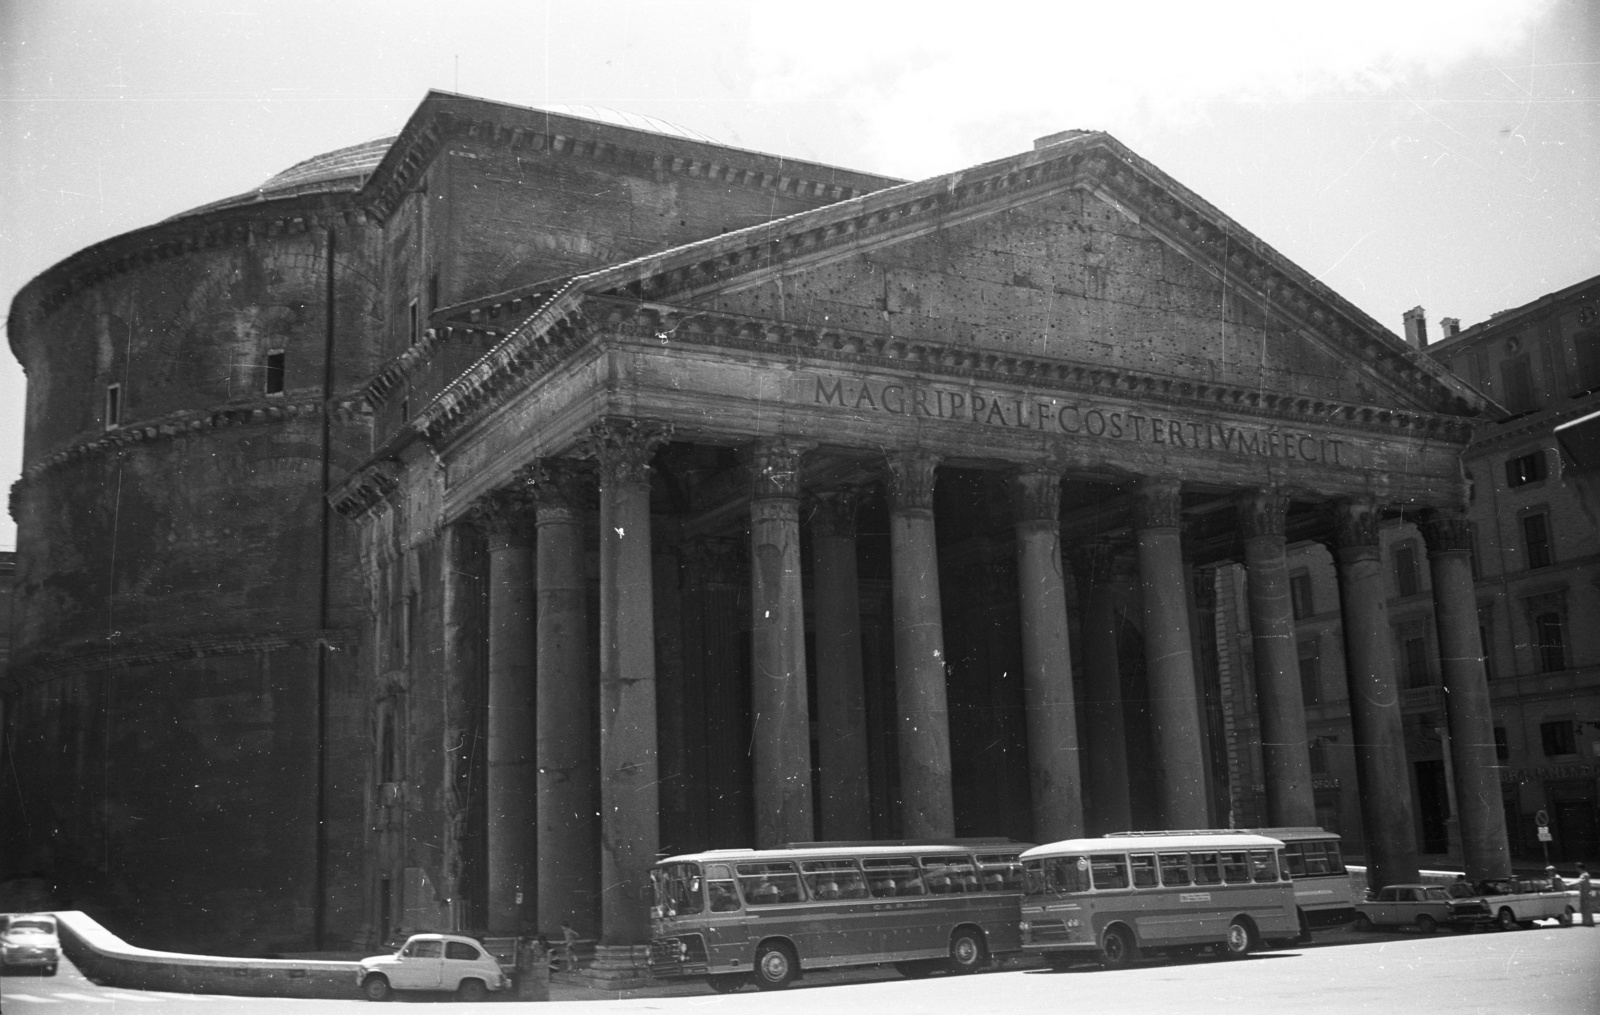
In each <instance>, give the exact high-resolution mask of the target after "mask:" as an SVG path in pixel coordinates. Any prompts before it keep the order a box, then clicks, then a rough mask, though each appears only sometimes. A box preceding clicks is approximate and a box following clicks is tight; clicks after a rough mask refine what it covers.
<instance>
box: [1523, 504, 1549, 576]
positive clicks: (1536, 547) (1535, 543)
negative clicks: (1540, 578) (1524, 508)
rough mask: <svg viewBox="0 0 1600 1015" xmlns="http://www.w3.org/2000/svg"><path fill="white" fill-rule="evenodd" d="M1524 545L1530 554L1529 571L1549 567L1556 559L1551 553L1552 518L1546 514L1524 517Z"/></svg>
mask: <svg viewBox="0 0 1600 1015" xmlns="http://www.w3.org/2000/svg"><path fill="white" fill-rule="evenodd" d="M1522 545H1523V548H1524V549H1525V550H1526V551H1527V554H1528V569H1529V570H1530V571H1531V570H1532V569H1534V568H1537V567H1549V566H1550V564H1551V563H1552V561H1553V560H1554V557H1553V556H1552V554H1551V552H1550V518H1549V516H1548V515H1546V514H1545V513H1544V512H1542V511H1540V512H1536V513H1534V514H1529V515H1523V516H1522Z"/></svg>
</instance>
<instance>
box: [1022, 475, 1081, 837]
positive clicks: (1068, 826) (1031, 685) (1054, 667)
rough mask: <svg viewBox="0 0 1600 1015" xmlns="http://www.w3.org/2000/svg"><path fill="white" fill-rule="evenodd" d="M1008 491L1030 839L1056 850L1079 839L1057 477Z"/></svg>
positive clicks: (1030, 479)
mask: <svg viewBox="0 0 1600 1015" xmlns="http://www.w3.org/2000/svg"><path fill="white" fill-rule="evenodd" d="M1014 489H1015V491H1016V493H1017V500H1018V506H1019V511H1018V519H1017V522H1016V532H1017V582H1018V586H1019V590H1018V591H1019V597H1018V598H1019V603H1018V607H1019V613H1020V616H1021V620H1022V689H1023V699H1024V701H1025V703H1026V705H1027V717H1028V718H1027V726H1028V777H1029V785H1030V788H1031V790H1032V793H1033V834H1034V836H1035V838H1037V839H1039V841H1041V842H1056V841H1059V840H1061V839H1071V838H1076V837H1078V836H1080V835H1082V834H1083V786H1082V781H1081V777H1080V775H1079V771H1078V720H1077V713H1076V706H1075V703H1074V702H1073V698H1072V653H1071V649H1070V647H1069V645H1068V636H1067V589H1066V582H1065V580H1064V578H1063V577H1062V573H1061V532H1060V522H1059V520H1058V519H1059V514H1060V503H1061V477H1060V476H1058V475H1057V474H1056V473H1054V472H1029V473H1023V474H1022V475H1019V476H1017V477H1016V478H1015V480H1014Z"/></svg>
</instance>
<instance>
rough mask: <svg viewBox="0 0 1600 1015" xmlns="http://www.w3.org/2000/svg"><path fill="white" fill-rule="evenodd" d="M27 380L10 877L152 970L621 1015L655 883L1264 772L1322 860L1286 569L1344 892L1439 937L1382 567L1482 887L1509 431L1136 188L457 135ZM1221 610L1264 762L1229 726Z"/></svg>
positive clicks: (521, 135)
mask: <svg viewBox="0 0 1600 1015" xmlns="http://www.w3.org/2000/svg"><path fill="white" fill-rule="evenodd" d="M597 115H598V114H597ZM10 330H11V342H12V347H13V349H15V350H16V351H17V354H18V357H19V359H21V361H22V362H23V364H24V365H25V367H26V368H27V370H28V377H29V400H30V404H29V409H30V412H29V425H28V432H27V444H26V461H25V468H26V472H25V476H24V478H23V479H22V481H21V482H20V483H19V484H18V485H17V487H16V488H15V490H14V491H13V495H12V510H13V512H14V513H15V515H16V516H17V518H18V522H19V526H20V536H19V547H18V574H17V591H16V603H17V606H16V610H17V620H16V623H15V625H14V627H15V630H16V632H17V640H16V643H15V645H14V648H13V656H12V665H11V669H10V672H9V673H8V674H7V676H6V678H5V685H4V691H5V716H4V720H5V736H6V738H7V751H8V753H9V754H10V755H11V756H14V757H15V758H16V759H17V761H16V764H17V769H18V773H19V774H18V776H17V779H18V786H19V788H18V789H17V791H16V792H13V793H8V795H7V797H6V802H5V804H4V807H5V808H6V814H5V817H4V821H3V824H4V827H5V831H4V833H3V836H4V848H5V854H4V856H5V863H6V874H7V876H8V877H14V876H18V875H20V874H22V873H28V872H33V873H38V874H40V875H41V876H44V877H47V878H52V879H54V881H55V883H56V884H57V885H58V891H60V892H62V893H64V894H72V895H74V898H72V899H67V900H63V901H64V902H76V903H78V904H81V905H82V906H84V907H85V908H89V909H90V910H91V911H93V912H98V913H102V914H105V915H104V916H103V917H102V918H103V919H108V921H109V922H112V924H113V927H114V929H118V930H119V932H123V933H124V936H127V937H129V938H130V939H132V940H134V941H136V942H137V943H140V944H151V945H156V946H179V947H200V948H203V949H218V950H227V949H232V950H236V951H241V950H242V951H249V950H291V949H294V950H299V949H301V948H304V947H311V946H317V947H325V948H333V947H345V946H350V947H355V946H360V945H365V944H368V943H371V942H375V941H377V940H381V939H384V938H386V937H388V936H389V935H391V934H393V933H395V932H397V931H399V930H402V929H405V930H414V929H424V928H432V929H451V928H459V929H467V930H487V931H507V930H515V929H519V928H530V927H535V926H536V927H539V928H541V929H543V930H545V931H546V932H551V931H554V929H555V928H556V927H557V926H558V925H559V924H560V923H562V922H563V921H569V922H570V923H571V924H572V925H573V926H574V927H576V928H577V929H578V930H579V932H580V933H581V934H583V935H585V936H588V937H593V938H595V939H596V940H597V941H598V942H599V946H598V951H597V958H596V964H595V970H594V975H595V976H596V977H597V978H599V979H610V980H612V981H615V982H623V981H626V980H628V979H629V978H630V977H632V976H634V975H636V971H637V967H638V965H639V962H640V951H639V949H640V946H641V945H642V944H643V942H645V940H646V939H647V938H648V903H647V880H646V877H645V872H646V871H647V869H648V867H649V866H650V864H651V863H652V862H653V861H654V860H655V859H656V858H657V857H658V856H660V855H663V854H664V853H669V852H674V851H687V850H697V849H704V848H714V847H722V846H747V845H755V846H773V845H778V844H782V843H786V842H796V841H810V840H818V839H830V840H854V839H872V838H942V837H949V836H954V835H1005V836H1011V837H1013V838H1016V839H1019V840H1026V841H1033V842H1044V841H1050V840H1054V839H1060V838H1066V837H1070V836H1076V835H1081V834H1098V833H1101V832H1105V831H1112V830H1121V829H1128V828H1202V827H1226V826H1228V825H1229V824H1230V822H1231V820H1232V815H1230V813H1229V811H1228V804H1227V802H1228V800H1229V799H1230V794H1229V786H1228V778H1229V775H1228V773H1229V765H1228V764H1227V757H1228V753H1229V752H1230V751H1238V750H1243V749H1246V748H1253V747H1257V746H1259V749H1260V750H1261V752H1262V758H1263V762H1262V774H1263V778H1264V783H1265V793H1266V800H1267V810H1268V815H1269V817H1270V819H1271V822H1272V823H1273V824H1280V825H1298V824H1315V823H1316V810H1315V806H1314V801H1313V786H1312V775H1311V770H1310V764H1309V761H1308V746H1307V734H1306V713H1305V706H1304V703H1303V701H1302V699H1301V684H1300V678H1299V670H1298V667H1299V658H1298V654H1297V649H1296V647H1295V639H1294V617H1293V614H1292V612H1291V603H1290V595H1289V578H1288V571H1287V569H1286V566H1285V547H1286V545H1297V544H1304V543H1306V542H1307V541H1318V542H1322V543H1325V544H1327V545H1328V546H1329V547H1330V549H1331V551H1332V553H1333V555H1334V559H1335V560H1336V562H1337V573H1338V586H1339V600H1340V606H1341V610H1342V620H1343V624H1342V630H1343V632H1344V635H1343V637H1344V641H1345V644H1344V661H1345V669H1346V672H1347V674H1348V684H1349V699H1350V712H1351V724H1352V727H1353V730H1354V735H1353V738H1352V743H1353V745H1354V747H1353V749H1354V751H1355V762H1356V771H1357V775H1358V779H1359V784H1360V785H1359V792H1360V800H1361V822H1360V825H1361V828H1360V832H1359V834H1356V835H1349V836H1348V837H1349V838H1350V840H1351V841H1350V842H1349V848H1350V850H1351V851H1352V852H1354V853H1360V854H1364V855H1365V859H1366V860H1367V862H1368V863H1369V865H1370V866H1371V867H1372V868H1373V871H1372V878H1373V880H1374V881H1375V882H1377V883H1383V882H1393V881H1403V880H1410V879H1412V878H1414V877H1415V876H1416V872H1417V868H1418V848H1417V836H1416V819H1415V816H1414V814H1413V803H1412V799H1411V790H1410V788H1409V785H1408V783H1407V782H1406V780H1405V779H1404V778H1403V777H1398V776H1397V774H1396V773H1401V772H1404V771H1405V770H1406V769H1405V756H1404V752H1405V744H1404V736H1403V733H1402V729H1401V714H1400V711H1399V707H1400V706H1399V694H1398V686H1397V677H1396V660H1395V659H1394V651H1393V648H1392V646H1391V639H1390V638H1389V637H1388V620H1387V616H1386V610H1387V606H1386V599H1387V597H1386V594H1385V592H1384V591H1383V588H1384V586H1383V570H1382V563H1381V561H1380V559H1379V557H1378V544H1379V538H1378V530H1379V527H1380V526H1381V525H1382V524H1383V523H1385V522H1386V521H1392V520H1393V519H1396V518H1404V519H1406V520H1407V521H1410V522H1414V523H1416V524H1417V525H1419V526H1420V529H1421V531H1422V533H1423V534H1424V537H1425V539H1426V542H1427V556H1428V563H1429V566H1430V567H1431V569H1432V575H1433V579H1434V580H1433V582H1432V586H1431V587H1432V589H1433V596H1434V616H1435V617H1436V619H1437V625H1438V640H1439V645H1440V647H1441V648H1440V657H1441V665H1442V670H1443V680H1444V683H1445V686H1446V687H1447V689H1448V692H1449V693H1448V695H1447V699H1448V721H1449V724H1450V728H1451V733H1452V736H1451V738H1450V745H1451V750H1452V751H1453V752H1454V753H1453V760H1454V765H1453V770H1454V772H1455V780H1456V784H1455V790H1456V793H1455V799H1456V801H1457V806H1458V809H1459V812H1460V813H1459V821H1460V828H1461V842H1462V849H1463V860H1464V862H1465V864H1466V865H1467V869H1468V870H1469V872H1470V873H1473V875H1474V876H1490V875H1493V874H1503V873H1505V872H1506V871H1507V870H1508V864H1509V858H1508V854H1507V851H1506V831H1505V828H1504V818H1503V815H1502V811H1501V805H1500V790H1499V785H1498V780H1497V776H1496V773H1495V765H1496V760H1495V755H1494V742H1493V736H1492V734H1491V733H1490V732H1489V724H1490V718H1489V707H1488V691H1487V688H1486V683H1485V678H1484V672H1483V667H1482V663H1481V659H1480V658H1479V655H1480V651H1479V648H1478V644H1477V620H1476V605H1475V602H1474V599H1473V585H1472V569H1471V568H1472V565H1471V559H1470V557H1471V546H1472V542H1471V535H1470V530H1469V526H1468V523H1467V520H1466V515H1465V513H1464V509H1465V507H1466V502H1467V495H1468V490H1467V483H1466V479H1465V476H1464V472H1463V469H1462V453H1463V450H1464V449H1465V448H1466V446H1467V443H1468V440H1469V437H1470V433H1471V427H1472V425H1473V423H1474V421H1475V420H1478V419H1481V418H1483V417H1485V416H1487V415H1490V414H1494V413H1497V412H1498V409H1497V407H1496V406H1495V405H1494V404H1493V403H1492V402H1490V401H1489V400H1487V399H1486V398H1485V397H1484V396H1482V395H1481V394H1479V393H1478V392H1477V391H1475V390H1474V389H1473V388H1472V387H1470V386H1468V385H1467V384H1465V383H1463V382H1462V381H1460V380H1458V379H1457V378H1456V377H1455V376H1454V375H1453V374H1451V373H1450V372H1449V371H1448V370H1446V369H1445V368H1444V367H1442V366H1440V365H1439V364H1438V363H1436V362H1435V361H1434V360H1432V359H1431V358H1430V357H1428V356H1427V355H1425V354H1423V353H1422V352H1420V351H1419V350H1417V349H1415V348H1413V347H1411V346H1409V345H1407V344H1406V343H1405V342H1404V341H1402V340H1401V339H1400V338H1398V337H1396V336H1395V335H1394V334H1393V333H1392V332H1391V331H1390V330H1388V329H1387V328H1385V327H1383V326H1382V325H1380V324H1378V323H1377V322H1375V321H1373V320H1372V319H1370V318H1369V317H1367V316H1366V315H1365V314H1363V313H1362V312H1361V311H1360V310H1358V309H1357V308H1356V307H1354V306H1353V305H1352V304H1351V303H1349V302H1348V301H1346V300H1344V299H1343V298H1341V297H1340V296H1339V295H1338V294H1336V293H1334V292H1332V291H1331V290H1329V289H1328V288H1327V287H1326V286H1324V285H1322V284H1321V283H1319V282H1318V281H1317V280H1316V279H1315V278H1313V277H1312V276H1311V275H1310V274H1309V273H1307V272H1306V271H1304V270H1303V269H1301V268H1299V267H1298V266H1296V265H1294V264H1292V263H1291V262H1289V261H1288V260H1287V259H1286V258H1284V257H1283V256H1282V255H1281V254H1279V253H1278V252H1277V251H1275V250H1273V249H1272V248H1271V247H1270V246H1268V245H1267V244H1266V243H1264V242H1263V241H1262V240H1261V239H1259V238H1258V237H1256V236H1255V235H1253V234H1252V233H1250V232H1248V231H1246V230H1245V229H1244V228H1243V227H1241V226H1240V225H1239V224H1238V223H1235V222H1234V221H1232V220H1231V219H1229V218H1228V217H1227V216H1226V215H1224V214H1223V213H1222V212H1220V211H1219V210H1218V209H1216V208H1214V207H1212V206H1211V205H1210V204H1208V203H1207V202H1206V201H1205V200H1204V199H1203V198H1201V197H1200V196H1198V195H1196V194H1194V193H1192V192H1191V191H1189V190H1188V189H1186V188H1185V187H1184V186H1183V185H1182V184H1180V183H1178V182H1177V181H1175V180H1173V179H1172V178H1171V177H1169V176H1168V175H1166V174H1165V173H1163V172H1162V171H1161V170H1160V169H1159V168H1157V167H1156V166H1154V165H1152V164H1150V163H1149V162H1147V161H1146V160H1144V159H1142V158H1141V157H1139V156H1138V155H1137V154H1135V153H1134V152H1132V151H1130V150H1129V149H1127V148H1126V147H1125V146H1123V145H1122V144H1121V143H1119V142H1118V141H1117V140H1115V139H1114V138H1112V137H1111V136H1109V135H1107V134H1105V133H1101V132H1095V131H1067V132H1065V133H1062V134H1059V135H1054V136H1051V137H1047V138H1043V139H1040V140H1039V141H1037V142H1035V143H1034V144H1033V145H1032V146H1031V148H1029V150H1026V151H1023V152H1021V153H1020V154H1017V155H1014V156H1011V157H1008V158H1004V159H1000V160H998V161H995V162H990V163H986V164H983V165H978V166H974V167H971V168H968V169H964V170H962V171H960V172H956V173H951V174H948V175H945V176H940V177H936V178H933V179H928V180H923V181H918V182H911V183H907V182H903V181H897V180H890V179H885V178H881V177H875V176H871V175H869V174H863V173H855V172H850V171H847V170H842V169H838V168H833V167H828V166H821V165H816V164H812V163H806V162H800V161H796V160H793V159H785V158H778V157H775V156H770V155H763V154H759V153H754V152H748V151H743V150H739V149H735V148H729V147H726V146H722V145H718V144H715V143H713V142H711V141H708V140H706V139H703V138H701V137H699V136H697V135H693V134H691V133H690V132H687V131H682V130H677V129H673V128H671V127H670V125H665V124H660V123H652V122H646V121H642V120H640V119H638V118H627V117H620V116H611V117H606V118H595V117H582V116H576V115H572V114H571V113H557V112H552V111H544V110H534V109H526V108H522V107H517V106H510V105H503V104H497V103H492V102H486V101H483V100H477V99H471V98H466V97H463V96H456V95H448V94H443V93H432V94H430V95H429V96H427V98H426V99H425V100H424V101H423V102H422V104H421V105H420V106H419V108H418V109H417V110H416V112H415V113H414V114H413V115H412V117H411V118H410V120H409V121H408V122H407V123H406V125H405V127H404V129H403V130H402V132H401V133H400V134H399V135H398V136H397V137H394V138H386V139H382V140H380V141H376V142H373V143H370V144H367V145H360V146H356V147H354V148H351V149H345V150H343V151H340V152H334V153H329V154H328V155H325V156H319V157H317V158H315V159H312V160H309V161H308V162H306V163H303V164H301V165H300V166H297V167H294V168H292V169H290V170H288V171H286V172H285V173H283V174H280V175H279V176H277V177H274V178H273V180H271V181H268V183H267V184H266V185H264V186H263V187H262V188H261V189H260V190H258V191H256V192H252V193H250V194H246V195H241V196H240V197H237V198H232V199H228V200H224V201H219V202H217V203H215V204H213V205H208V206H206V207H204V208H200V209H196V210H194V211H192V212H189V213H186V214H184V215H180V216H176V217H174V218H173V219H169V220H167V221H166V222H163V223H158V224H156V225H154V226H151V227H148V228H146V229H143V230H138V231H135V232H133V233H130V234H127V235H125V236H121V237H116V238H113V239H111V240H107V241H105V242H104V243H102V244H99V245H97V246H95V247H91V248H89V249H88V250H86V251H83V252H81V253H80V254H77V255H75V256H74V257H73V258H70V259H68V260H67V261H65V262H63V263H62V264H59V265H57V266H55V267H53V268H51V269H49V270H48V271H46V272H45V273H44V274H42V275H41V276H40V277H39V278H38V279H36V280H35V281H34V282H32V283H30V285H29V287H28V288H27V289H25V290H24V291H23V292H22V294H21V295H19V297H18V298H17V301H16V304H15V305H14V308H13V313H12V316H11V325H10ZM1232 564H1241V565H1243V568H1244V572H1245V575H1246V580H1247V583H1248V614H1249V618H1248V619H1249V626H1250V631H1251V638H1252V645H1253V654H1252V665H1253V667H1254V686H1255V689H1256V696H1255V697H1256V700H1255V707H1256V710H1257V712H1258V715H1257V717H1256V718H1257V720H1258V721H1257V722H1255V723H1253V724H1251V726H1250V728H1251V729H1252V730H1258V731H1259V741H1260V742H1259V745H1248V744H1241V743H1237V742H1233V740H1232V739H1231V738H1232V737H1233V734H1232V733H1231V732H1230V729H1231V728H1224V726H1223V725H1222V724H1221V723H1220V722H1219V721H1218V718H1217V717H1218V715H1219V708H1220V705H1219V691H1218V688H1217V652H1218V638H1217V630H1216V626H1215V624H1214V623H1213V622H1212V619H1211V618H1212V616H1213V613H1214V609H1215V604H1214V596H1215V582H1214V576H1215V572H1216V569H1217V568H1218V567H1219V566H1222V565H1232ZM119 920H120V921H124V922H123V923H120V924H119V923H118V922H117V921H119Z"/></svg>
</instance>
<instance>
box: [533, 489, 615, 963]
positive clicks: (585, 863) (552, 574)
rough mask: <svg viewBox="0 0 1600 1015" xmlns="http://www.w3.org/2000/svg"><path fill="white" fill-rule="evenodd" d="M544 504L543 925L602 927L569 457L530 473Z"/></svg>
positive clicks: (591, 707) (585, 619)
mask: <svg viewBox="0 0 1600 1015" xmlns="http://www.w3.org/2000/svg"><path fill="white" fill-rule="evenodd" d="M534 480H535V498H536V501H537V504H538V533H539V553H538V575H539V595H538V632H539V635H538V667H539V676H538V685H539V694H538V701H539V704H538V710H537V711H538V725H539V743H538V759H539V780H538V784H539V922H538V926H539V929H540V930H541V931H543V932H544V933H546V934H550V935H555V934H559V933H560V927H561V924H562V923H563V922H567V923H570V924H571V925H572V927H573V928H574V929H576V930H577V931H578V932H579V933H580V934H584V935H593V934H595V933H597V932H598V931H599V929H600V904H599V899H600V881H599V877H600V855H599V844H600V820H599V817H598V816H597V815H596V813H595V807H596V804H597V803H598V799H599V796H598V790H597V787H596V785H595V777H596V774H597V773H596V770H595V744H594V734H593V730H594V726H595V680H594V674H593V673H592V671H591V669H590V666H591V662H590V659H591V654H590V638H589V613H588V594H587V591H586V589H585V583H584V575H583V536H584V534H583V528H582V504H583V489H584V488H585V487H587V486H588V485H589V484H591V483H592V482H593V480H591V479H589V478H588V476H587V475H585V474H583V473H581V472H579V471H577V470H576V469H575V468H573V467H572V466H571V465H570V464H568V463H561V462H546V463H543V464H542V465H541V466H540V468H539V469H537V470H536V471H535V473H534Z"/></svg>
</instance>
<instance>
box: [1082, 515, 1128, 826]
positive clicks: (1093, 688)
mask: <svg viewBox="0 0 1600 1015" xmlns="http://www.w3.org/2000/svg"><path fill="white" fill-rule="evenodd" d="M1112 570H1113V568H1112V562H1111V559H1110V553H1109V550H1108V549H1107V548H1105V547H1099V546H1096V547H1090V548H1088V549H1087V550H1085V552H1083V553H1081V554H1080V555H1079V556H1078V572H1079V582H1080V584H1079V588H1080V589H1081V590H1082V593H1083V602H1084V604H1085V606H1084V612H1083V626H1082V631H1083V670H1084V673H1083V677H1084V681H1083V683H1084V733H1085V744H1084V746H1085V750H1084V756H1085V762H1086V763H1085V765H1084V768H1085V770H1086V780H1085V781H1086V783H1087V785H1088V788H1089V814H1090V815H1091V817H1092V821H1091V822H1090V828H1089V831H1090V832H1091V833H1093V834H1103V833H1105V832H1122V831H1128V830H1130V829H1132V827H1133V807H1132V804H1131V803H1130V801H1129V799H1128V748H1127V732H1126V729H1125V728H1124V719H1123V711H1122V667H1121V663H1120V656H1119V653H1118V650H1117V609H1116V600H1115V597H1114V596H1115V593H1114V591H1113V585H1114V584H1115V583H1114V581H1113V578H1112Z"/></svg>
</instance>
